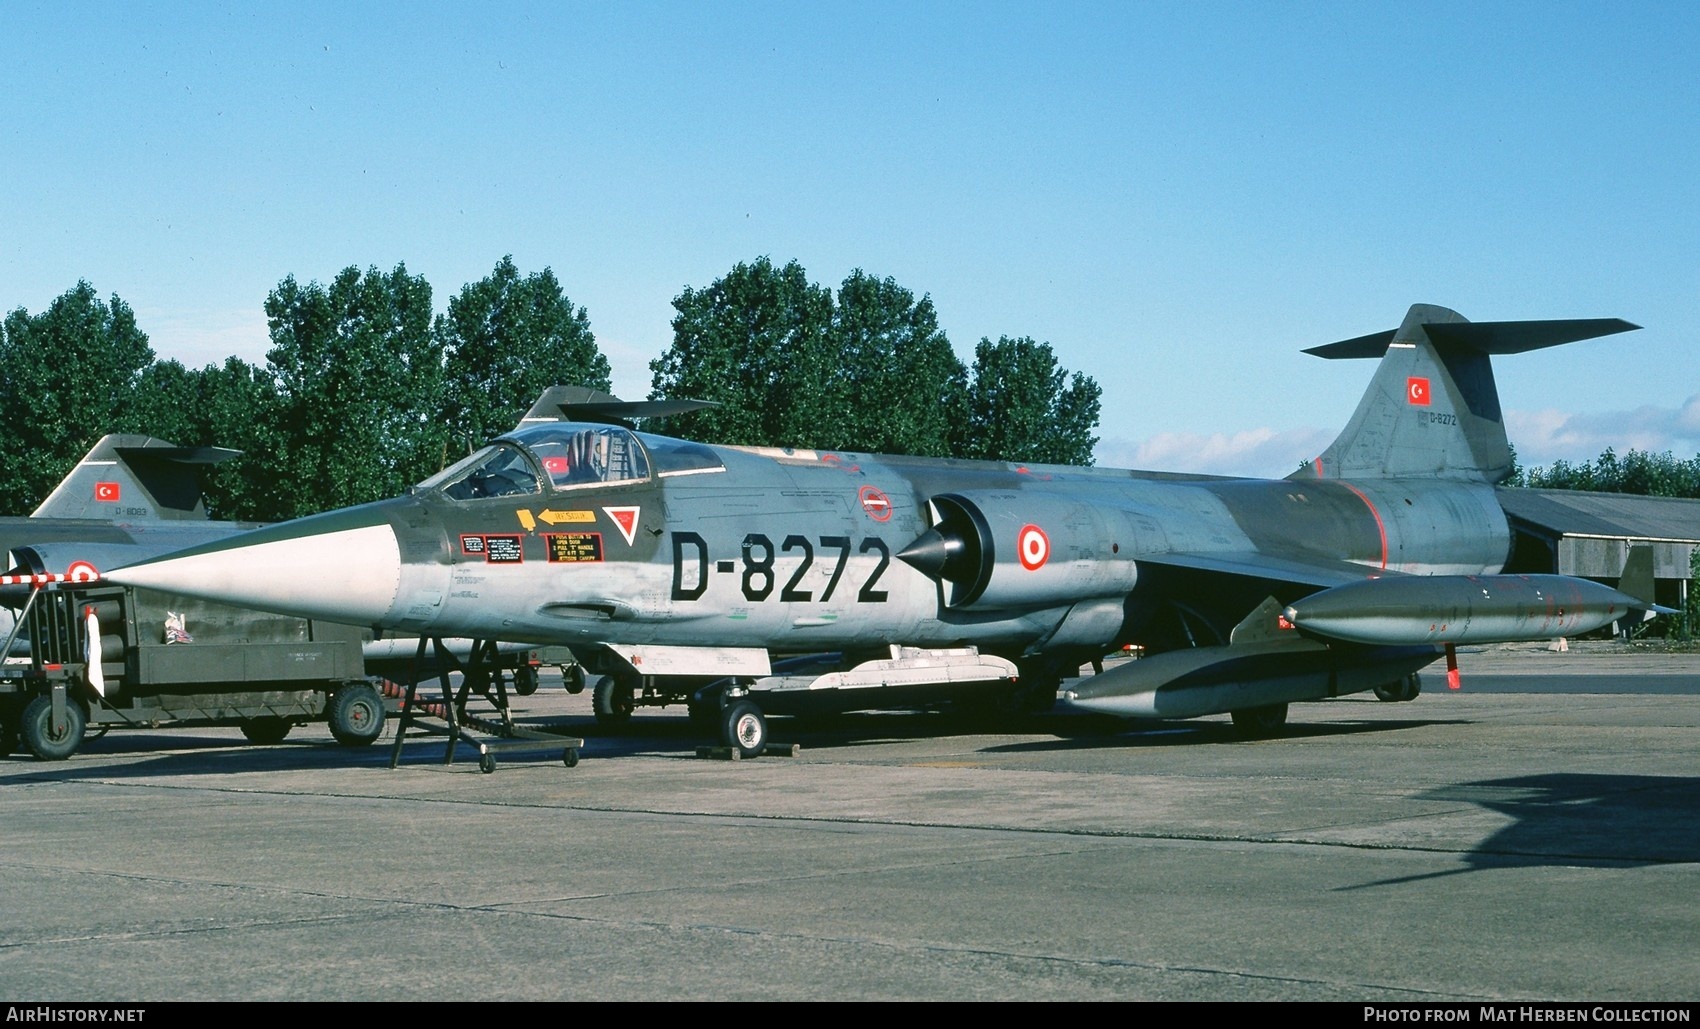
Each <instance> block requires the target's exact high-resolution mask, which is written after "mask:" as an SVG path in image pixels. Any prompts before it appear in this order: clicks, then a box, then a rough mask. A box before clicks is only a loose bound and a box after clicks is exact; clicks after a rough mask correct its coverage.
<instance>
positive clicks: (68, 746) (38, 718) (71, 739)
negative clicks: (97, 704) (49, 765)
mask: <svg viewBox="0 0 1700 1029" xmlns="http://www.w3.org/2000/svg"><path fill="white" fill-rule="evenodd" d="M65 723H66V724H65V725H63V726H60V730H59V731H58V732H54V731H53V698H52V697H49V696H48V695H46V694H45V693H44V694H42V695H41V696H39V697H36V698H35V699H34V700H32V701H30V702H29V703H28V704H26V705H25V706H24V719H23V737H24V746H26V747H28V748H29V751H30V753H31V754H34V755H35V756H36V757H38V758H40V759H41V760H43V761H63V760H65V759H66V758H68V757H70V756H71V755H72V754H75V753H76V752H77V748H78V747H79V746H81V745H82V742H83V729H84V728H86V727H87V725H88V715H86V714H84V713H83V706H82V705H81V704H79V703H77V702H76V701H75V700H72V699H70V698H66V700H65Z"/></svg>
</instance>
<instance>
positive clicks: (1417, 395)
mask: <svg viewBox="0 0 1700 1029" xmlns="http://www.w3.org/2000/svg"><path fill="white" fill-rule="evenodd" d="M1405 399H1406V400H1409V401H1410V402H1411V403H1413V404H1416V405H1417V406H1418V407H1427V406H1428V380H1427V379H1425V378H1422V377H1421V376H1417V375H1413V376H1411V377H1410V378H1408V379H1406V380H1405Z"/></svg>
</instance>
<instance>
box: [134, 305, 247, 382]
mask: <svg viewBox="0 0 1700 1029" xmlns="http://www.w3.org/2000/svg"><path fill="white" fill-rule="evenodd" d="M136 326H137V327H138V328H140V329H141V330H142V331H143V332H145V333H147V334H148V345H149V346H151V347H153V352H154V356H155V357H156V358H158V359H159V360H161V361H176V362H177V363H178V364H181V365H183V367H185V368H204V367H206V366H207V365H209V364H216V365H222V364H224V361H225V358H228V357H240V358H241V359H242V360H244V361H247V362H248V363H249V364H255V365H263V364H265V360H266V351H268V350H270V349H271V336H270V335H269V334H268V333H267V331H266V315H265V312H264V311H263V310H259V309H239V310H234V311H218V310H206V309H200V310H182V309H171V310H167V309H163V308H141V307H138V308H137V309H136Z"/></svg>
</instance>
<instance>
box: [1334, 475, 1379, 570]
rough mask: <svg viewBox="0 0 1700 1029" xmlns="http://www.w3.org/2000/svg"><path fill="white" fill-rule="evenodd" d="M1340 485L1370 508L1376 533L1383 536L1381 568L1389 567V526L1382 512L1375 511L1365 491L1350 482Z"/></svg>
mask: <svg viewBox="0 0 1700 1029" xmlns="http://www.w3.org/2000/svg"><path fill="white" fill-rule="evenodd" d="M1335 481H1336V482H1340V480H1338V479H1336V480H1335ZM1340 485H1342V486H1344V487H1346V488H1347V489H1349V490H1351V491H1352V492H1353V493H1355V494H1357V497H1358V499H1359V500H1361V501H1363V502H1364V506H1365V507H1367V508H1369V513H1370V515H1371V516H1372V517H1373V518H1374V519H1375V531H1376V532H1378V533H1380V534H1381V567H1383V568H1386V567H1387V526H1385V525H1383V524H1382V522H1381V512H1380V511H1377V510H1376V509H1375V505H1374V504H1372V503H1370V502H1369V498H1368V497H1366V496H1364V492H1363V490H1360V489H1358V488H1357V487H1356V486H1354V485H1352V484H1351V483H1349V482H1340Z"/></svg>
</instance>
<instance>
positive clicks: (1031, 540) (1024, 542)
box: [1015, 525, 1051, 572]
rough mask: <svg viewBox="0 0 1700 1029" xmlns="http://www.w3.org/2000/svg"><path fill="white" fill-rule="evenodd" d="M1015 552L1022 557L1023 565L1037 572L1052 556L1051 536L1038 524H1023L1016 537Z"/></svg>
mask: <svg viewBox="0 0 1700 1029" xmlns="http://www.w3.org/2000/svg"><path fill="white" fill-rule="evenodd" d="M1015 553H1016V555H1017V556H1018V557H1020V558H1021V567H1023V568H1025V569H1027V570H1028V571H1030V572H1036V571H1038V570H1039V569H1041V568H1043V567H1045V562H1046V561H1048V560H1049V559H1050V557H1051V538H1050V537H1049V536H1047V535H1045V530H1044V529H1041V528H1039V527H1038V526H1037V525H1023V526H1022V527H1021V533H1020V534H1019V535H1018V536H1016V537H1015Z"/></svg>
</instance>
